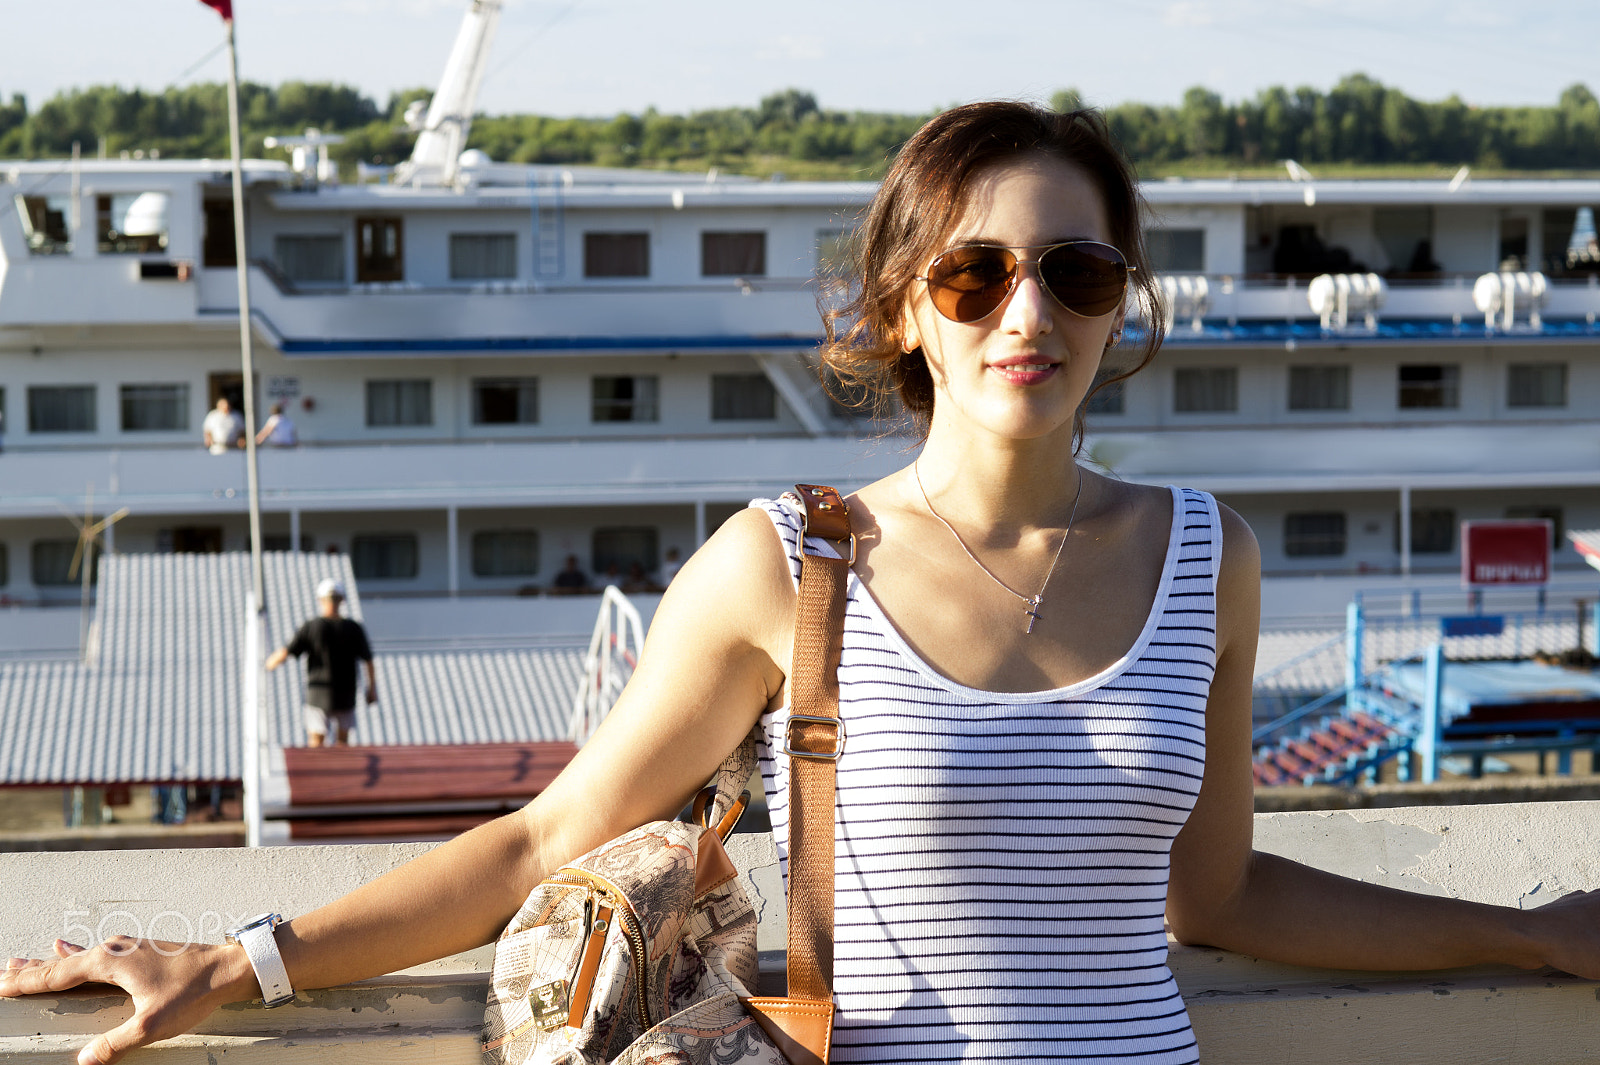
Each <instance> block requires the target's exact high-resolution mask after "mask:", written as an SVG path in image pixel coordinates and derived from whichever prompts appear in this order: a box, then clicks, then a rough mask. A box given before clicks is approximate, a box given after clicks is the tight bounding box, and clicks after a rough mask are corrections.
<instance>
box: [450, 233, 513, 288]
mask: <svg viewBox="0 0 1600 1065" xmlns="http://www.w3.org/2000/svg"><path fill="white" fill-rule="evenodd" d="M516 276H517V235H516V234H515V233H452V234H450V280H452V281H507V280H511V279H513V278H515V277H516Z"/></svg>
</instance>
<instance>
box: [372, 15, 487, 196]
mask: <svg viewBox="0 0 1600 1065" xmlns="http://www.w3.org/2000/svg"><path fill="white" fill-rule="evenodd" d="M501 2H502V0H471V3H472V6H471V7H470V8H469V9H468V11H467V15H466V17H465V18H464V19H462V21H461V31H460V32H459V33H457V34H456V43H455V46H454V47H453V48H451V49H450V59H449V61H448V62H446V63H445V65H444V75H443V76H442V77H441V78H440V79H439V89H438V91H437V92H435V93H434V94H433V101H432V102H431V103H430V104H429V105H428V117H427V118H426V119H424V120H423V123H422V128H421V131H420V132H419V133H418V135H417V144H416V147H414V148H413V149H412V150H411V158H410V159H408V160H406V161H405V162H403V163H401V164H400V165H399V166H397V167H395V173H394V179H395V181H396V182H398V183H401V184H410V183H413V182H420V183H422V184H426V185H434V184H437V185H449V184H452V183H454V181H455V179H456V169H457V163H458V160H459V159H460V158H461V152H462V149H464V148H465V147H466V146H467V133H468V132H469V131H470V130H471V129H472V112H473V109H474V107H475V106H476V104H477V101H478V86H479V85H480V84H482V83H483V73H484V68H485V67H486V66H487V65H488V61H489V48H490V46H492V45H493V44H494V31H495V27H496V26H497V25H498V24H499V22H500V5H501Z"/></svg>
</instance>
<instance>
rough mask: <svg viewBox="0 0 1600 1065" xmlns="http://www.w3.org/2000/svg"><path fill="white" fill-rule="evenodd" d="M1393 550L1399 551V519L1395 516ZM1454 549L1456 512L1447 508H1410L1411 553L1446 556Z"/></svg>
mask: <svg viewBox="0 0 1600 1065" xmlns="http://www.w3.org/2000/svg"><path fill="white" fill-rule="evenodd" d="M1394 549H1395V551H1397V552H1398V551H1399V550H1400V518H1399V515H1396V516H1395V522H1394ZM1455 549H1456V512H1455V511H1454V510H1452V509H1450V508H1449V507H1412V508H1411V553H1412V554H1413V555H1448V554H1449V553H1450V552H1452V551H1454V550H1455Z"/></svg>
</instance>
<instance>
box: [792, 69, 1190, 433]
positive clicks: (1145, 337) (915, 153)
mask: <svg viewBox="0 0 1600 1065" xmlns="http://www.w3.org/2000/svg"><path fill="white" fill-rule="evenodd" d="M1036 154H1037V155H1049V156H1053V157H1055V158H1058V159H1061V160H1064V161H1066V162H1068V163H1072V164H1073V165H1075V166H1078V167H1081V168H1082V169H1083V170H1084V172H1085V173H1086V174H1088V176H1089V178H1090V180H1091V181H1092V182H1093V183H1094V185H1095V187H1096V188H1097V189H1098V190H1099V192H1100V198H1101V200H1102V201H1103V204H1104V207H1105V211H1106V220H1107V222H1108V224H1109V226H1110V229H1111V243H1112V244H1114V245H1116V247H1117V248H1118V249H1119V250H1120V251H1121V252H1122V254H1123V256H1124V257H1125V258H1126V259H1127V260H1128V265H1129V266H1131V267H1134V268H1135V269H1134V270H1133V271H1132V272H1131V273H1130V274H1129V281H1130V284H1131V289H1132V295H1133V297H1134V302H1135V304H1136V306H1135V307H1133V308H1130V312H1132V311H1136V310H1137V309H1138V305H1142V309H1143V316H1142V317H1143V320H1144V322H1145V323H1147V324H1146V325H1145V327H1144V329H1143V330H1142V338H1141V339H1140V341H1139V343H1138V344H1137V346H1136V347H1134V348H1133V356H1134V357H1133V358H1132V359H1131V366H1129V367H1128V368H1126V369H1124V370H1122V371H1121V372H1117V373H1102V375H1101V378H1100V380H1099V381H1098V382H1097V384H1096V386H1095V388H1094V389H1093V390H1091V393H1090V394H1091V395H1092V394H1093V393H1094V392H1097V391H1099V390H1100V389H1101V388H1104V387H1106V386H1107V385H1109V384H1112V383H1114V382H1117V381H1122V380H1126V379H1127V378H1129V377H1132V376H1133V375H1134V374H1136V373H1138V372H1139V371H1140V370H1142V369H1144V368H1145V367H1146V366H1148V365H1149V364H1150V360H1151V359H1153V358H1155V354H1156V350H1157V349H1158V348H1159V347H1160V346H1161V335H1162V331H1161V329H1160V328H1159V326H1158V327H1155V328H1151V326H1150V324H1149V323H1157V322H1160V321H1161V290H1160V288H1159V287H1158V286H1157V284H1156V281H1155V277H1154V275H1153V274H1152V272H1151V270H1150V265H1149V261H1148V258H1147V257H1146V254H1145V247H1144V233H1143V229H1142V227H1141V225H1140V216H1141V214H1142V207H1143V203H1142V201H1141V199H1140V196H1139V188H1138V184H1137V181H1136V179H1135V178H1134V175H1133V169H1132V167H1130V166H1129V165H1128V162H1127V160H1126V159H1124V158H1123V156H1122V152H1121V150H1120V149H1119V148H1118V147H1117V144H1116V142H1115V141H1114V140H1113V139H1112V137H1111V133H1110V131H1109V130H1107V129H1106V124H1105V120H1104V119H1103V118H1102V117H1101V116H1100V113H1099V112H1098V111H1093V110H1080V111H1069V112H1066V113H1057V112H1054V111H1048V110H1045V109H1043V108H1039V107H1034V106H1032V105H1030V104H1024V103H1017V102H1014V101H1006V100H998V101H991V102H987V103H976V104H967V105H965V106H962V107H957V108H954V109H952V110H949V111H946V112H944V113H943V114H941V115H939V116H937V117H935V118H934V119H932V120H931V121H929V122H928V124H927V125H925V126H923V127H922V128H921V129H920V130H918V131H917V132H916V134H915V135H913V136H912V138H911V139H910V140H909V141H907V142H906V143H905V146H904V147H902V148H901V149H900V154H899V155H898V156H897V157H896V158H895V161H894V165H893V166H891V167H890V168H889V173H888V174H887V175H886V176H885V177H884V179H883V184H882V185H881V186H880V187H879V189H878V194H877V195H876V196H875V197H874V198H873V200H872V204H871V206H870V207H868V208H867V213H866V218H865V221H864V223H863V225H862V228H861V234H860V239H859V243H858V244H857V245H856V248H855V262H854V263H853V264H852V265H853V270H854V274H855V287H854V289H853V290H852V291H851V292H850V296H849V300H848V302H847V303H845V304H844V305H843V306H841V307H837V308H834V309H831V310H828V311H826V312H825V313H824V320H825V323H826V327H827V341H826V343H825V344H824V346H823V349H822V362H823V366H824V368H825V370H826V371H828V372H830V373H831V376H832V377H833V378H834V379H835V381H836V382H837V386H836V387H835V391H836V393H837V394H838V395H839V396H840V398H841V400H842V401H851V400H853V401H854V402H855V403H857V404H860V403H874V404H875V406H876V408H877V409H878V410H880V411H881V410H882V409H883V407H884V404H883V400H884V399H885V398H886V397H888V396H890V395H893V396H895V397H897V398H898V399H899V400H900V403H901V405H902V406H904V408H905V409H906V410H907V411H909V412H910V413H911V415H912V416H913V417H914V418H915V419H916V420H917V422H918V423H919V425H920V426H921V427H922V429H923V431H924V432H926V431H927V425H928V420H929V417H930V416H931V415H932V413H933V397H934V390H933V377H932V375H931V374H930V373H929V371H928V363H927V360H926V359H925V358H923V353H922V349H921V348H917V349H915V350H914V351H911V352H909V353H907V352H906V351H904V350H903V349H902V348H901V343H902V341H903V340H904V337H903V336H902V335H901V321H902V320H901V316H902V313H903V311H904V309H905V305H906V299H907V296H908V295H909V293H910V290H911V286H912V284H913V283H914V282H915V279H916V274H917V272H918V270H919V268H920V267H921V266H922V265H923V261H924V260H925V259H926V257H927V256H929V255H931V254H932V253H933V251H934V250H935V246H936V244H937V242H938V241H939V240H941V239H942V238H943V237H944V235H945V234H946V233H948V232H949V230H950V227H951V225H953V224H954V223H955V220H956V214H957V212H958V211H959V210H960V208H961V206H962V203H961V197H962V194H963V192H964V191H965V189H966V185H967V182H968V181H969V180H970V179H971V177H972V175H973V174H975V173H976V172H978V171H979V170H981V169H983V168H985V167H988V166H990V165H992V164H994V163H998V162H1004V161H1006V160H1011V159H1016V158H1019V157H1023V156H1028V155H1036ZM851 393H855V395H854V396H851V395H850V394H851ZM863 393H864V394H865V396H864V398H863V395H862V394H863ZM1082 437H1083V410H1082V408H1079V410H1078V414H1077V419H1076V422H1075V424H1074V427H1073V439H1074V447H1077V446H1079V445H1080V444H1081V443H1082Z"/></svg>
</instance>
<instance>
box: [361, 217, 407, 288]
mask: <svg viewBox="0 0 1600 1065" xmlns="http://www.w3.org/2000/svg"><path fill="white" fill-rule="evenodd" d="M405 276H406V270H405V244H404V242H403V241H402V239H401V229H400V219H398V218H358V219H356V281H357V282H358V283H360V284H366V283H370V282H388V281H402V280H404V279H405Z"/></svg>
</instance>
